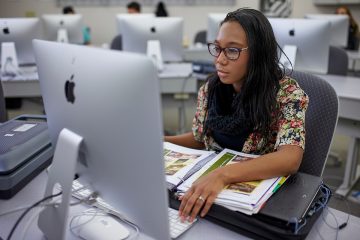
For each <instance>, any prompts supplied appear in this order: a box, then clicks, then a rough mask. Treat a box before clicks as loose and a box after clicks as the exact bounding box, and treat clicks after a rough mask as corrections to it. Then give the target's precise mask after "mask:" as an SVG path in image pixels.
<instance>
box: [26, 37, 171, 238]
mask: <svg viewBox="0 0 360 240" xmlns="http://www.w3.org/2000/svg"><path fill="white" fill-rule="evenodd" d="M33 45H34V50H35V56H36V61H37V64H38V69H39V70H38V71H39V80H40V88H41V93H42V96H43V99H44V106H45V110H46V114H47V123H48V128H49V134H50V137H51V141H52V144H53V146H56V148H55V154H54V159H53V164H52V166H51V168H50V170H49V180H48V185H47V188H46V193H45V195H46V196H48V195H52V193H53V186H54V184H55V183H59V184H60V185H61V186H62V202H61V204H63V203H64V206H63V205H61V204H60V206H57V207H54V206H50V207H47V208H46V209H45V210H44V211H43V212H42V213H41V214H40V217H39V221H38V225H39V227H40V229H41V230H42V231H43V232H44V234H45V235H46V236H47V237H48V238H49V239H54V238H52V237H54V236H55V237H56V239H61V238H60V237H61V236H64V229H65V224H64V221H66V218H67V212H68V211H67V208H68V204H66V202H68V200H69V198H70V195H71V194H70V193H69V188H71V183H72V180H73V177H74V172H76V173H77V174H78V175H79V178H78V179H79V181H80V182H81V183H82V184H83V185H85V186H87V187H89V188H91V189H93V190H94V191H96V192H98V194H99V196H100V197H101V198H103V199H104V200H105V201H106V202H107V203H108V204H110V205H111V206H112V207H113V208H115V209H116V210H117V211H118V212H119V213H121V214H122V215H123V216H124V217H125V218H127V219H128V220H129V221H131V222H132V223H134V224H136V225H137V226H138V227H139V228H140V230H141V232H142V233H144V234H146V235H148V236H150V237H152V238H153V239H170V233H169V219H168V198H167V190H166V182H165V171H164V160H163V143H162V139H163V129H162V115H161V102H160V89H159V81H158V78H157V70H156V68H155V66H154V64H153V63H152V61H151V59H150V58H148V57H147V56H143V55H141V54H135V53H128V52H119V51H110V50H107V49H96V48H88V47H85V46H78V45H73V44H63V43H58V42H48V41H41V40H35V41H34V42H33ZM54 62H55V63H56V64H54ZM154 217H156V221H154Z"/></svg>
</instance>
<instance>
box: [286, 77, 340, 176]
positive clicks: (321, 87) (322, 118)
mask: <svg viewBox="0 0 360 240" xmlns="http://www.w3.org/2000/svg"><path fill="white" fill-rule="evenodd" d="M291 77H292V78H294V79H295V80H296V81H297V82H298V83H299V85H300V87H301V88H302V89H303V90H304V91H305V92H306V94H307V95H308V96H309V106H308V109H307V111H306V115H305V130H306V134H305V152H304V156H303V160H302V163H301V165H300V168H299V171H301V172H304V173H308V174H312V175H316V176H321V175H322V173H323V170H324V167H325V162H326V159H327V156H328V154H329V150H330V145H331V141H332V138H333V135H334V131H335V127H336V124H337V119H338V96H337V94H336V92H335V90H334V88H333V87H332V86H331V85H330V84H329V83H328V82H326V81H325V80H323V79H321V78H319V77H317V76H314V75H311V74H309V73H303V72H298V71H293V73H292V75H291Z"/></svg>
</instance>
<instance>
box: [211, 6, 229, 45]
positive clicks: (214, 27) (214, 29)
mask: <svg viewBox="0 0 360 240" xmlns="http://www.w3.org/2000/svg"><path fill="white" fill-rule="evenodd" d="M225 17H226V13H209V14H208V23H207V35H206V40H207V41H208V42H213V41H215V39H216V37H217V34H218V32H219V28H220V23H221V22H222V21H223V20H224V19H225Z"/></svg>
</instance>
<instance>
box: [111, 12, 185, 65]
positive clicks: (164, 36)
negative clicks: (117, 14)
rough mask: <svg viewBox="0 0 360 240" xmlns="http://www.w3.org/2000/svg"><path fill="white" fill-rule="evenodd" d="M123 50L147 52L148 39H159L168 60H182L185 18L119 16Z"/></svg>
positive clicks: (164, 55)
mask: <svg viewBox="0 0 360 240" xmlns="http://www.w3.org/2000/svg"><path fill="white" fill-rule="evenodd" d="M117 20H118V26H119V29H121V35H122V41H123V50H124V51H129V52H137V53H146V49H147V41H148V40H159V41H160V47H161V54H162V58H163V60H164V61H166V62H169V61H170V62H179V61H182V58H183V57H182V55H183V46H182V39H183V18H180V17H166V18H163V17H159V18H147V19H144V18H118V19H117Z"/></svg>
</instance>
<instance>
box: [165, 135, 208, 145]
mask: <svg viewBox="0 0 360 240" xmlns="http://www.w3.org/2000/svg"><path fill="white" fill-rule="evenodd" d="M164 141H165V142H171V143H174V144H177V145H180V146H183V147H188V148H195V149H204V148H205V145H204V143H202V142H199V141H196V140H195V138H194V135H193V133H192V132H188V133H184V134H181V135H176V136H165V137H164Z"/></svg>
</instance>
